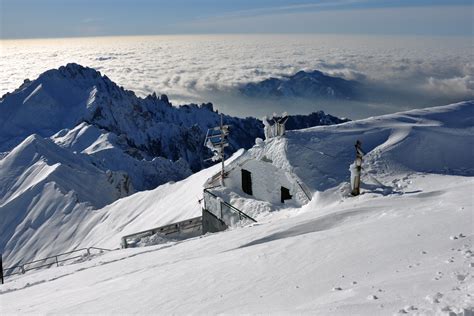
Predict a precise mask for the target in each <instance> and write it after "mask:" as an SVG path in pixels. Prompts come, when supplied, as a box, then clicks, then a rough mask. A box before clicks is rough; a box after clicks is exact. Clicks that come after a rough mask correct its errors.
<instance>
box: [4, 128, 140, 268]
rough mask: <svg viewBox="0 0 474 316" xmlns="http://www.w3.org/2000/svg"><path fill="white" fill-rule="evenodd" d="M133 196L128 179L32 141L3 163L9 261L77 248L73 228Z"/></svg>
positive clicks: (41, 141)
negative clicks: (99, 210) (96, 210)
mask: <svg viewBox="0 0 474 316" xmlns="http://www.w3.org/2000/svg"><path fill="white" fill-rule="evenodd" d="M133 192H134V189H133V186H132V185H131V183H130V180H129V178H128V176H127V175H126V174H124V173H121V172H110V171H109V172H104V171H101V170H100V169H98V168H96V167H94V166H93V165H92V164H90V162H89V161H88V158H87V156H80V155H74V154H72V153H70V152H69V151H68V150H65V149H62V148H60V147H58V146H56V145H55V144H54V143H53V142H52V141H51V140H49V139H43V138H41V137H39V136H37V135H32V136H30V137H28V138H27V139H26V140H25V141H23V142H22V143H21V144H20V145H18V146H17V147H15V149H14V150H13V151H11V152H10V153H9V154H8V155H7V156H6V157H4V158H3V159H2V160H0V196H1V198H0V212H1V214H2V220H1V221H0V231H1V232H2V234H1V236H0V249H2V251H3V256H4V258H7V259H8V260H9V261H10V262H18V261H19V260H23V261H25V260H28V259H32V258H34V257H37V256H45V255H49V254H51V253H54V252H58V251H60V250H63V249H66V248H68V247H69V246H68V245H71V244H72V243H75V235H74V234H73V232H74V226H76V225H77V223H78V222H79V221H80V220H81V219H84V218H85V217H87V214H88V212H89V211H91V210H92V209H93V208H101V207H103V206H105V205H107V204H110V203H111V202H113V201H115V200H117V199H118V198H121V197H124V196H127V195H129V194H131V193H133ZM66 223H70V224H71V228H70V229H66ZM58 229H60V230H58ZM59 232H61V233H59Z"/></svg>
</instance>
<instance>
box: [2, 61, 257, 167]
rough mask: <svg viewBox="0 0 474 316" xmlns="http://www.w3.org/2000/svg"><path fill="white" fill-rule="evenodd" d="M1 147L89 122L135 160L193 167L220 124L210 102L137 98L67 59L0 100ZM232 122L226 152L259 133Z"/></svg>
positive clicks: (200, 163) (247, 122)
mask: <svg viewBox="0 0 474 316" xmlns="http://www.w3.org/2000/svg"><path fill="white" fill-rule="evenodd" d="M0 111H1V112H2V113H4V114H5V115H2V117H1V118H0V125H1V127H0V143H1V145H0V151H2V150H3V151H7V150H10V149H11V148H13V147H14V146H15V145H17V144H18V143H20V142H21V141H22V140H23V139H24V138H25V137H27V136H28V135H30V134H32V133H37V134H39V135H41V136H46V137H49V136H51V135H53V134H54V133H56V132H58V131H59V130H62V129H65V128H66V129H72V128H74V127H75V126H76V125H78V124H80V123H81V122H87V123H88V124H90V125H93V126H96V127H98V128H100V129H102V130H104V131H107V132H109V133H113V134H115V135H117V136H118V137H119V138H120V139H121V140H122V143H123V144H126V145H125V146H123V147H126V148H124V150H125V151H126V152H127V153H128V154H130V155H132V156H134V157H135V158H137V159H149V160H151V159H153V158H154V157H164V158H167V159H170V160H172V161H177V160H179V159H183V160H184V161H186V162H187V163H188V165H189V168H190V169H191V170H192V171H197V170H200V169H202V168H203V167H204V166H205V165H206V163H205V162H204V160H205V159H206V158H208V157H209V155H210V153H209V152H208V149H207V148H205V147H204V146H203V141H204V137H205V133H206V131H207V129H208V128H209V127H213V126H216V125H218V124H219V120H220V118H219V115H218V113H216V112H214V111H213V107H212V104H210V103H207V104H203V105H201V106H197V105H186V106H181V107H174V106H172V104H171V103H170V102H169V100H168V98H167V97H166V96H165V95H162V96H161V97H160V98H157V97H156V95H155V94H153V95H150V96H148V97H146V98H139V97H137V96H136V95H135V94H134V93H133V92H132V91H127V90H124V89H123V88H122V87H119V86H117V85H116V84H115V83H113V82H112V81H111V80H110V79H109V78H107V77H106V76H101V74H100V73H99V72H97V71H96V70H94V69H91V68H87V67H82V66H80V65H77V64H68V65H67V66H65V67H60V68H59V69H57V70H56V69H54V70H49V71H47V72H45V73H43V74H42V75H40V76H39V78H38V79H36V80H34V81H25V83H24V84H23V85H22V86H21V87H20V88H19V89H17V90H16V91H15V92H13V93H9V94H6V95H4V96H3V97H2V99H1V101H0ZM224 123H225V124H229V125H231V126H232V134H231V136H230V147H229V148H228V151H229V153H230V152H234V151H235V150H237V149H238V148H241V147H247V148H248V147H249V146H251V145H252V144H253V141H254V139H255V137H259V136H261V134H262V131H261V126H260V123H259V121H258V120H257V119H255V118H246V119H240V118H234V117H229V116H224Z"/></svg>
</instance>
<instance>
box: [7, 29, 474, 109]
mask: <svg viewBox="0 0 474 316" xmlns="http://www.w3.org/2000/svg"><path fill="white" fill-rule="evenodd" d="M473 48H474V44H473V41H472V38H463V37H456V38H453V37H451V38H450V37H437V38H432V37H396V36H388V37H387V36H386V37H377V36H341V35H206V36H204V35H198V36H181V35H180V36H147V37H102V38H101V37H96V38H74V39H41V40H40V39H38V40H4V41H1V47H0V54H1V58H0V69H1V70H2V71H1V73H0V95H3V94H4V93H6V92H12V91H13V90H15V89H16V88H17V87H18V86H19V85H20V84H21V83H22V82H23V80H24V79H25V78H29V79H35V78H36V77H37V76H38V75H39V74H40V73H42V72H44V71H46V70H48V69H51V68H57V67H59V66H61V65H65V64H66V63H70V62H76V63H79V64H81V65H84V66H89V67H93V68H95V69H97V70H99V71H101V73H102V74H105V75H107V76H108V77H109V78H111V79H112V80H113V81H115V82H116V83H118V84H119V85H122V86H124V87H125V88H127V89H130V90H133V91H135V92H136V93H137V95H139V96H145V95H147V94H150V93H152V92H156V93H158V94H160V93H166V94H168V95H169V97H170V100H171V101H172V102H173V103H174V104H180V103H190V102H194V103H199V102H207V101H211V102H213V103H215V105H216V107H217V108H219V109H220V110H222V111H224V112H226V113H229V114H232V115H239V116H249V115H252V116H262V115H264V114H270V113H272V112H275V111H288V112H290V113H306V112H310V111H315V110H319V109H323V110H325V111H327V112H329V113H331V114H335V115H339V116H345V117H351V118H360V117H367V116H371V115H378V114H383V113H390V112H395V111H398V110H405V109H410V108H417V107H425V106H434V105H441V104H446V103H450V102H456V101H460V100H466V99H474V62H473V60H474V58H473V57H474V56H473V55H474V53H473V52H474V49H473ZM314 69H317V70H321V71H323V72H326V73H328V74H332V75H336V76H340V77H343V78H346V79H353V80H358V81H360V82H363V83H365V84H367V86H368V87H370V89H369V91H368V93H369V94H370V100H371V101H370V102H349V101H337V102H328V101H314V100H312V101H311V100H255V99H248V98H245V97H243V96H241V95H239V93H238V92H237V89H236V88H237V87H238V86H239V85H241V84H244V83H247V82H254V81H260V80H263V79H266V78H268V77H270V76H276V77H278V76H282V75H288V74H293V73H295V72H297V71H299V70H314Z"/></svg>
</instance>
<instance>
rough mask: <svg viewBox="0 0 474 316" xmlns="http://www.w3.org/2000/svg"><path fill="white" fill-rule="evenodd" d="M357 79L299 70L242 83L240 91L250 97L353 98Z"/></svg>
mask: <svg viewBox="0 0 474 316" xmlns="http://www.w3.org/2000/svg"><path fill="white" fill-rule="evenodd" d="M359 86H360V83H358V82H357V81H351V80H345V79H343V78H339V77H332V76H329V75H325V74H323V73H322V72H320V71H317V70H314V71H312V72H305V71H299V72H297V73H296V74H294V75H292V76H285V77H282V78H269V79H265V80H263V81H260V82H255V83H254V82H252V83H247V84H245V85H243V86H242V87H241V88H240V92H241V93H242V94H244V95H247V96H250V97H301V98H324V99H337V98H343V99H354V98H355V97H356V96H357V88H358V87H359Z"/></svg>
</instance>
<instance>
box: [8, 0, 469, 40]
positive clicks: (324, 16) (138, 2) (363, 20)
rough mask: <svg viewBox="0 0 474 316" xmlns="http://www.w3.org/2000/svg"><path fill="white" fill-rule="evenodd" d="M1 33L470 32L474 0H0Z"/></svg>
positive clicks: (23, 35) (22, 35)
mask: <svg viewBox="0 0 474 316" xmlns="http://www.w3.org/2000/svg"><path fill="white" fill-rule="evenodd" d="M0 3H1V7H0V12H1V13H0V19H1V22H0V23H1V24H0V35H1V38H50V37H77V36H107V35H152V34H196V33H207V34H209V33H332V34H390V35H392V34H396V35H435V36H438V35H439V36H455V35H460V36H472V35H473V29H474V24H473V23H474V22H473V21H474V0H405V1H403V0H399V1H395V0H377V1H376V0H330V1H328V0H319V1H309V0H299V1H297V0H272V1H270V0H253V1H252V0H232V1H227V0H220V1H219V0H168V1H161V0H155V1H153V0H41V1H40V0H0Z"/></svg>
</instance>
